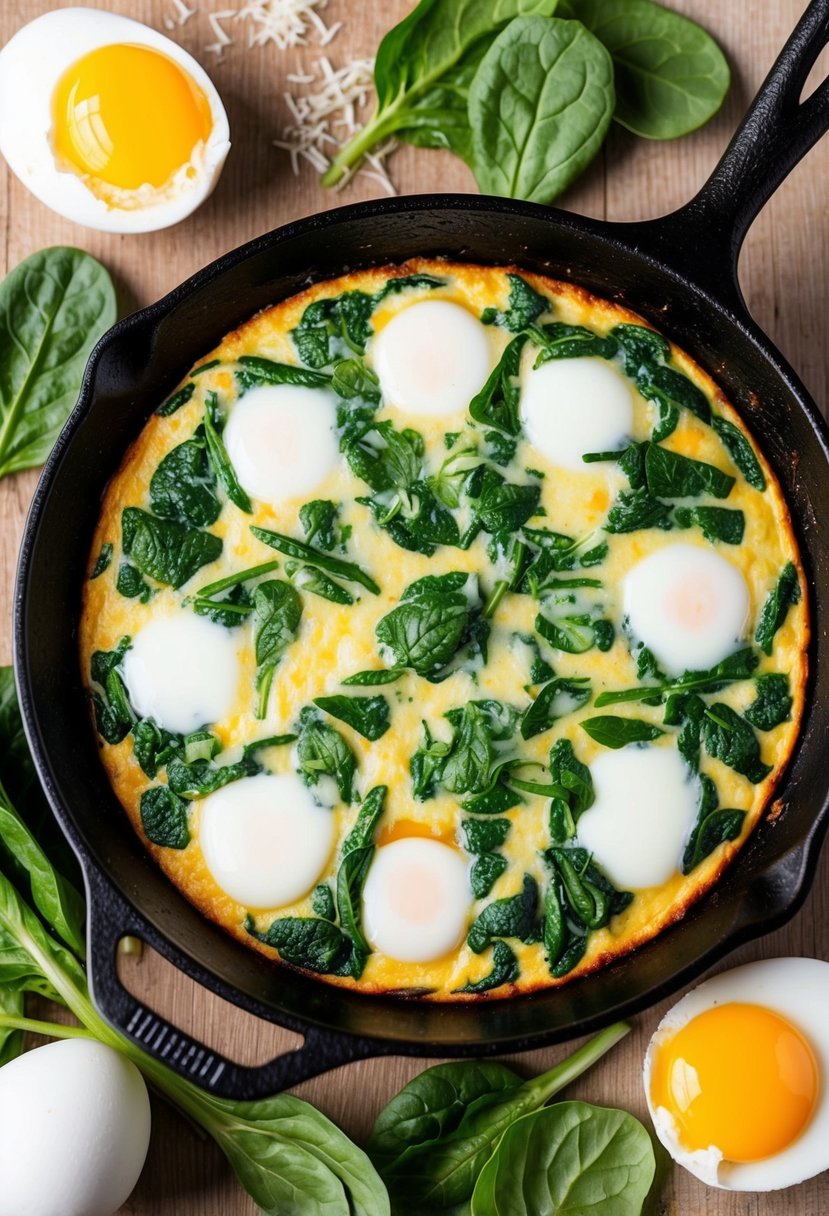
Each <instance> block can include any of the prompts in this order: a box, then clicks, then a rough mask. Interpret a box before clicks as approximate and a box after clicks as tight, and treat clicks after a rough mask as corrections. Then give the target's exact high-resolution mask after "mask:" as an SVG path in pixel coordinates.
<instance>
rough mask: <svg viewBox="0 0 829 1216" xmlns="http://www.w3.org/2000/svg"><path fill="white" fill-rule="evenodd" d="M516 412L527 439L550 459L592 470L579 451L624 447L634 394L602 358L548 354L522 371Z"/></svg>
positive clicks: (582, 469)
mask: <svg viewBox="0 0 829 1216" xmlns="http://www.w3.org/2000/svg"><path fill="white" fill-rule="evenodd" d="M519 412H520V416H521V422H522V424H523V426H524V431H525V433H526V435H527V438H528V439H529V441H530V443H531V444H532V445H533V447H534V448H537V449H538V451H539V452H541V453H542V455H544V456H546V457H547V459H548V460H551V461H552V462H553V463H554V464H556V465H559V467H561V468H565V469H573V470H576V471H578V472H582V473H584V472H590V471H592V472H594V473H595V471H596V467H597V466H595V465H589V464H585V463H584V460H583V459H582V457H583V456H584V454H585V453H586V452H615V451H617V450H619V449H620V448H623V447H624V445H625V443H626V441H627V440H628V439H629V438H630V433H631V428H632V427H633V396H632V393H631V388H630V385H629V384H628V382H627V380H626V379H625V378H624V376H623V375H622V373H621V372H620V371H618V370H617V369H616V368H615V367H614V366H613V365H612V364H610V363H608V362H607V360H606V359H594V358H585V359H551V360H549V362H547V363H542V365H541V367H539V368H535V369H532V368H531V369H530V370H529V371H527V372H526V373H525V374H524V377H523V382H522V385H521V396H520V400H519ZM598 467H599V468H604V467H606V466H598Z"/></svg>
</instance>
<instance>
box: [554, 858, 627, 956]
mask: <svg viewBox="0 0 829 1216" xmlns="http://www.w3.org/2000/svg"><path fill="white" fill-rule="evenodd" d="M544 859H545V861H546V862H547V865H548V867H549V869H550V878H549V881H548V884H547V890H546V893H545V896H544V928H543V941H544V952H545V954H546V955H547V963H548V966H549V968H550V973H551V974H552V975H553V976H555V977H556V978H557V979H559V978H561V977H562V976H564V975H567V974H568V973H569V972H570V971H572V970H573V968H574V967H575V966H576V965H577V963H578V962H579V961H580V960H581V958H582V957H583V955H584V952H585V950H586V949H587V940H588V938H589V936H590V934H591V933H593V932H594V931H595V930H597V929H602V928H604V926H605V925H607V924H609V923H610V920H611V919H612V917H614V916H617V915H618V914H619V913H620V912H623V911H624V910H625V908H627V907H629V905H630V904H631V902H632V901H633V895H632V894H631V892H630V891H619V890H617V889H616V887H614V886H613V885H612V883H610V882H609V881H608V879H607V878H606V877H605V875H604V874H602V872H601V870H599V869H598V867H597V866H595V865H594V864H593V863H592V861H591V859H590V854H589V853H588V852H587V850H586V849H582V848H576V847H568V848H561V847H560V846H557V845H554V846H553V847H552V848H550V849H547V851H546V852H545V854H544Z"/></svg>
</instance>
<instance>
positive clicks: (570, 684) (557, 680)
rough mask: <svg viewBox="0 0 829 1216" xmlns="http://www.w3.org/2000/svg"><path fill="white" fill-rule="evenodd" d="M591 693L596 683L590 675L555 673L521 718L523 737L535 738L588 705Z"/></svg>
mask: <svg viewBox="0 0 829 1216" xmlns="http://www.w3.org/2000/svg"><path fill="white" fill-rule="evenodd" d="M591 695H592V687H591V684H590V681H589V679H587V677H576V678H573V679H568V678H567V677H565V676H555V677H554V678H553V679H552V680H550V682H549V683H548V684H545V685H544V687H543V688H542V689H541V690H540V692H539V694H538V696H537V697H536V698H535V700H534V701H533V702H532V704H531V705H530V706H528V708H527V709H526V710H525V712H524V716H523V718H522V719H521V737H522V738H523V739H533V738H534V737H535V736H536V735H540V734H542V733H543V732H544V731H545V730H549V729H550V728H551V727H552V725H553V724H554V723H555V722H557V721H558V719H559V718H563V717H565V716H566V715H567V714H572V713H575V711H576V710H577V709H580V708H581V707H582V705H586V704H587V702H588V701H589V700H590V697H591Z"/></svg>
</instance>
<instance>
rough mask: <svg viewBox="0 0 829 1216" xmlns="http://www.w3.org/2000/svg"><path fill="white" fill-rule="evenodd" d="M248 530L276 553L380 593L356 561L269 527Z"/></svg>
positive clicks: (372, 580)
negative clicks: (307, 543)
mask: <svg viewBox="0 0 829 1216" xmlns="http://www.w3.org/2000/svg"><path fill="white" fill-rule="evenodd" d="M250 530H251V532H252V533H253V535H254V536H255V537H256V539H257V540H261V541H262V543H263V544H265V545H269V546H270V547H271V549H276V550H277V552H278V553H285V554H286V555H287V556H288V557H295V558H297V559H298V560H299V561H302V562H305V564H306V565H308V566H313V567H315V569H318V570H324V571H325V572H326V573H327V574H334V575H336V576H337V577H338V578H342V579H345V581H346V582H347V583H359V584H360V586H361V587H365V589H366V590H367V591H370V592H371V594H372V595H379V594H380V588H379V587H378V586H377V583H375V581H374V579H373V578H372V577H371V575H370V574H367V573H366V571H365V570H363V569H362V568H361V567H360V566H358V565H357V564H356V562H346V561H343V560H342V559H341V558H339V557H333V556H332V555H331V554H330V553H323V552H322V551H321V550H320V549H315V548H314V546H313V545H306V544H305V542H304V541H301V540H295V539H294V538H293V537H291V536H284V535H283V534H282V533H281V532H272V531H271V530H270V529H269V528H257V527H254V526H251V529H250Z"/></svg>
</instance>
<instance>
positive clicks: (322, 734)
mask: <svg viewBox="0 0 829 1216" xmlns="http://www.w3.org/2000/svg"><path fill="white" fill-rule="evenodd" d="M296 755H297V762H298V765H299V771H300V775H301V776H302V779H303V780H304V782H305V784H306V785H309V786H315V785H316V784H317V782H318V781H319V779H320V777H321V776H327V777H331V778H333V780H334V783H335V784H336V786H337V790H338V792H339V795H340V798H342V800H343V802H349V803H350V802H353V801H354V775H355V773H356V771H357V760H356V758H355V756H354V753H353V752H352V750H351V748H350V747H349V746H348V744H347V743H346V741H345V739H344V738H343V737H342V735H341V734H340V732H339V731H338V730H335V729H334V728H333V726H328V725H327V723H325V722H323V720H322V716H321V715H320V712H319V710H317V709H312V708H311V707H310V706H306V707H305V709H303V710H301V712H300V715H299V727H298V738H297V745H296Z"/></svg>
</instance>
